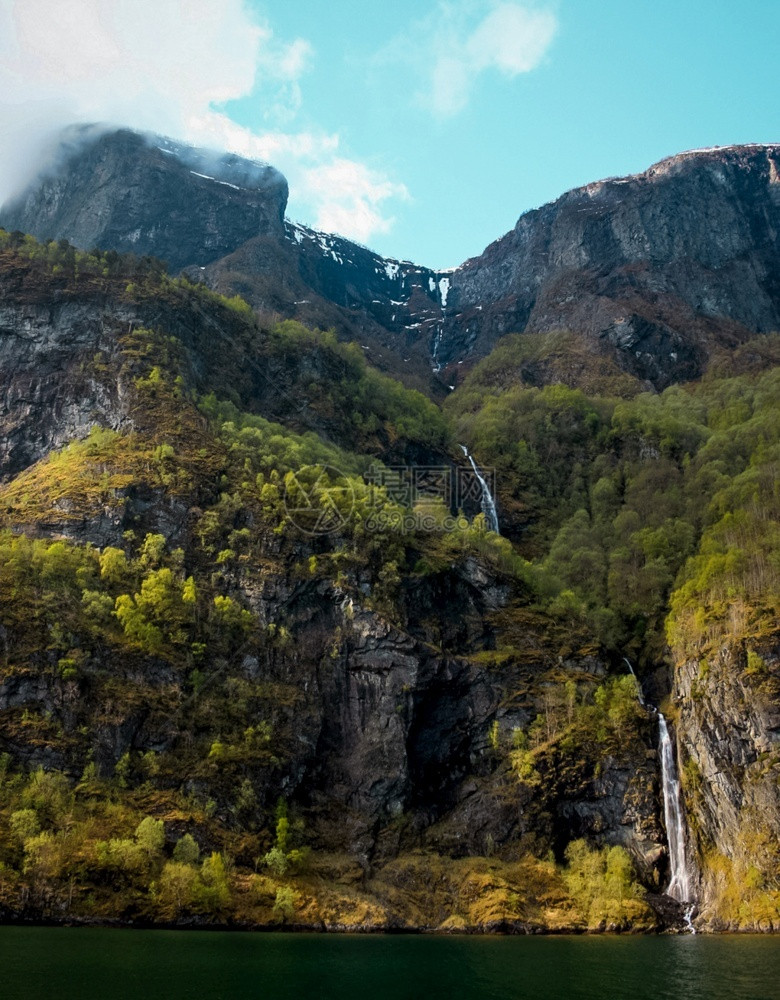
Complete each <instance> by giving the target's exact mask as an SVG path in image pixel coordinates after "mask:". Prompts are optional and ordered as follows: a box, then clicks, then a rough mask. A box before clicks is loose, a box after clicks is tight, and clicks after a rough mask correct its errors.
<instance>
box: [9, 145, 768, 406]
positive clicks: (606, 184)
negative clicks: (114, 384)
mask: <svg viewBox="0 0 780 1000" xmlns="http://www.w3.org/2000/svg"><path fill="white" fill-rule="evenodd" d="M79 135H80V136H81V141H80V142H79V141H77V140H78V138H79ZM66 139H67V144H68V145H67V155H66V156H64V157H61V159H60V165H59V166H58V168H57V169H56V171H55V172H54V173H51V174H50V175H48V176H44V177H43V178H39V179H37V180H36V181H35V182H34V183H33V184H32V185H31V187H30V188H29V189H28V191H27V192H25V193H24V194H23V195H22V196H21V197H19V198H18V199H16V200H15V201H14V202H13V203H12V204H7V205H5V206H4V207H3V208H2V209H0V225H2V226H3V227H4V228H6V229H19V230H22V231H24V232H29V233H32V234H33V235H35V236H37V237H38V238H41V239H60V238H66V239H68V240H70V241H71V242H73V243H74V244H75V245H77V246H80V247H83V248H88V247H91V246H100V247H102V248H104V249H115V250H118V251H134V252H136V253H140V254H152V255H154V256H158V257H161V258H162V259H164V260H166V261H167V262H168V264H169V266H170V267H171V269H172V270H174V271H179V270H182V269H189V273H190V274H191V276H197V277H199V278H200V279H201V280H205V281H206V282H207V283H208V284H209V285H211V286H212V287H214V288H215V289H217V290H219V291H221V292H226V293H230V294H234V293H239V294H241V295H242V296H243V297H245V298H246V299H247V300H248V301H249V302H250V303H251V304H252V305H253V306H255V307H256V308H260V309H266V310H271V311H275V312H278V313H280V314H281V315H284V316H291V317H294V318H297V319H300V320H301V321H303V322H306V323H309V324H318V325H331V326H334V327H335V328H336V329H337V330H338V331H339V333H340V335H341V336H342V337H345V338H346V339H353V340H358V341H363V342H365V343H364V349H366V350H367V351H368V352H369V360H372V361H374V362H375V363H379V364H380V367H381V366H382V365H383V361H384V364H385V365H387V364H388V362H387V357H386V356H384V355H387V354H390V355H393V356H394V359H395V360H394V361H393V362H392V364H391V365H390V367H391V368H394V370H395V371H396V373H398V372H400V373H401V374H403V373H404V372H406V371H411V370H415V371H419V372H421V373H424V371H425V369H426V368H427V369H428V370H430V369H432V370H433V372H434V373H436V374H439V373H441V375H442V377H443V379H444V382H445V383H448V384H449V383H454V382H456V381H457V376H458V373H459V372H460V371H462V370H463V369H462V368H460V366H461V365H466V366H467V367H468V366H469V365H470V364H471V363H473V362H474V361H475V360H478V359H479V358H481V357H484V356H485V355H486V354H488V353H489V352H490V350H491V349H492V347H493V346H494V345H495V343H496V342H497V341H498V340H499V339H500V338H501V337H502V336H503V335H505V334H507V333H513V332H526V331H527V332H547V331H551V330H558V329H564V330H570V331H572V332H574V333H575V334H577V335H580V336H582V337H583V338H585V341H586V343H587V344H588V349H589V350H590V351H592V352H593V353H594V354H596V355H606V356H609V357H611V358H613V359H614V360H615V361H617V363H618V365H619V366H620V367H621V368H622V369H623V370H625V371H627V372H629V373H630V374H631V375H634V376H635V377H636V378H638V379H640V380H641V381H643V382H645V383H647V384H648V385H652V386H655V387H656V388H661V387H663V386H665V385H668V384H670V383H672V382H677V381H682V380H686V379H690V378H694V377H696V376H697V375H699V374H701V372H702V370H703V369H704V367H705V366H706V361H707V358H708V357H709V355H710V354H711V353H712V351H713V350H714V349H716V348H721V349H722V348H723V347H729V346H730V345H731V346H733V345H736V344H737V343H740V342H741V341H743V340H745V339H746V338H747V337H749V336H752V335H754V334H755V333H762V332H767V331H770V330H775V329H778V328H780V235H778V234H780V145H777V144H774V145H773V144H769V145H761V144H751V145H744V146H733V147H724V148H712V149H705V150H692V151H689V152H686V153H681V154H678V155H676V156H672V157H669V158H667V159H665V160H662V161H660V162H659V163H657V164H655V165H654V166H652V167H650V168H649V169H648V170H646V171H644V172H643V173H640V174H635V175H632V176H629V177H623V178H611V179H608V180H603V181H598V182H595V183H593V184H588V185H585V186H584V187H580V188H577V189H575V190H572V191H569V192H567V193H566V194H564V195H562V196H561V197H560V198H558V199H557V200H556V201H554V202H552V203H550V204H547V205H544V206H542V207H541V208H538V209H534V210H533V211H530V212H527V213H525V214H523V215H522V216H521V217H520V218H519V219H518V221H517V223H516V225H515V227H514V228H513V229H512V230H511V231H510V232H509V233H507V234H506V235H504V236H503V237H501V238H500V239H499V240H497V241H496V242H495V243H493V244H491V245H490V246H489V247H488V248H487V249H486V250H485V251H484V252H483V253H482V254H481V255H480V256H478V257H475V258H472V259H470V260H468V261H466V262H465V263H463V264H462V265H461V266H460V267H457V268H455V269H453V270H451V271H436V270H433V269H430V268H426V267H423V266H420V265H417V264H413V263H411V262H409V261H397V260H391V259H387V258H384V257H381V256H380V255H378V254H375V253H373V252H372V251H370V250H368V249H366V248H365V247H362V246H360V245H359V244H356V243H354V242H352V241H350V240H347V239H344V238H342V237H338V236H333V235H328V234H323V233H318V232H316V231H314V230H312V229H309V228H308V227H305V226H301V225H299V224H296V223H292V222H286V221H285V218H284V213H285V209H286V204H287V183H286V181H285V180H284V178H283V177H282V175H281V174H280V173H279V172H278V171H276V170H275V169H274V168H273V167H269V166H266V165H262V164H256V163H254V162H253V161H249V160H244V159H242V158H241V157H237V156H233V155H229V154H224V155H219V154H209V153H206V152H204V151H199V150H194V149H192V148H191V147H187V146H184V145H182V144H179V143H172V142H170V141H169V140H164V139H160V138H158V137H150V136H143V135H140V134H138V133H134V132H132V131H129V130H127V129H118V130H113V131H110V130H109V131H100V132H97V133H96V132H95V131H94V130H92V131H90V130H89V129H88V128H86V127H82V131H81V133H79V132H78V128H77V127H74V128H72V129H71V130H69V131H68V132H67V133H66ZM383 352H384V355H383ZM404 366H409V367H408V368H405V367H404Z"/></svg>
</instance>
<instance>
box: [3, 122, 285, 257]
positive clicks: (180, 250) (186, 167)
mask: <svg viewBox="0 0 780 1000" xmlns="http://www.w3.org/2000/svg"><path fill="white" fill-rule="evenodd" d="M286 204H287V182H286V181H285V179H284V177H282V175H281V174H280V173H279V172H278V171H277V170H275V169H274V168H273V167H268V166H265V165H262V164H257V163H253V162H252V161H250V160H245V159H243V158H241V157H238V156H233V155H228V154H225V155H222V156H220V155H218V154H212V153H208V152H206V151H204V150H197V149H193V148H191V147H187V146H181V145H179V144H176V143H172V142H170V141H168V140H163V139H159V138H157V137H152V136H144V135H140V134H138V133H136V132H131V131H129V130H127V129H122V130H120V131H106V130H104V129H100V128H97V127H93V128H90V127H84V126H82V127H78V126H75V127H73V128H72V129H70V130H68V131H66V133H65V134H64V136H63V139H62V143H61V145H60V146H59V148H58V150H57V153H56V159H55V163H54V165H53V166H50V167H49V169H47V170H46V171H45V173H44V175H43V177H42V178H41V179H40V180H39V181H38V182H36V183H35V184H34V185H33V186H32V187H31V188H30V189H29V190H28V191H27V192H26V193H25V194H23V195H22V196H21V197H20V198H19V199H18V200H16V201H15V202H13V203H11V204H9V205H5V206H3V209H2V212H1V213H0V225H2V226H3V227H4V228H5V229H8V230H16V229H18V230H21V231H22V232H26V233H31V234H32V235H33V236H36V237H38V238H40V239H46V240H51V239H55V240H56V239H60V238H65V239H68V240H69V241H70V242H72V243H73V244H74V245H76V246H78V247H80V248H82V249H85V250H89V249H92V248H93V247H100V248H101V249H106V250H117V251H119V252H132V253H136V254H151V255H153V256H156V257H160V258H162V259H163V260H165V261H167V263H168V264H169V266H170V267H171V268H172V269H173V270H174V271H178V270H180V269H181V268H183V267H186V266H187V265H188V264H194V265H205V264H207V263H208V262H209V261H212V260H216V259H217V258H218V257H223V256H225V254H228V253H230V252H231V251H232V250H235V249H236V247H238V246H240V245H241V244H242V243H244V242H246V240H248V239H251V238H252V237H254V236H257V235H259V234H268V233H270V234H273V235H275V236H278V237H281V235H282V232H283V219H284V210H285V206H286Z"/></svg>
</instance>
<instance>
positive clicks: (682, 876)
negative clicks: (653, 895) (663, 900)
mask: <svg viewBox="0 0 780 1000" xmlns="http://www.w3.org/2000/svg"><path fill="white" fill-rule="evenodd" d="M658 732H659V735H660V744H661V745H660V750H661V782H662V786H663V794H664V822H665V823H666V839H667V841H668V843H669V865H670V868H671V872H672V879H671V882H670V883H669V885H668V887H667V889H666V894H667V896H671V897H672V899H676V900H677V901H678V903H690V902H692V901H693V892H692V890H691V880H690V874H689V872H688V861H687V858H686V856H685V821H684V819H683V810H682V799H681V796H680V782H679V780H678V778H677V768H676V766H675V763H674V748H673V747H672V741H671V739H670V738H669V730H668V728H667V726H666V719H665V718H664V717H663V715H661V713H660V712H659V713H658Z"/></svg>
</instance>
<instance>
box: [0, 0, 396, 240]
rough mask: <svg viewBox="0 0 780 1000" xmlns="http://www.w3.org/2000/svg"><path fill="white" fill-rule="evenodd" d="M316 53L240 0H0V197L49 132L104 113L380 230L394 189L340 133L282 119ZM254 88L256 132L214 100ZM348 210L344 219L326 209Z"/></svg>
mask: <svg viewBox="0 0 780 1000" xmlns="http://www.w3.org/2000/svg"><path fill="white" fill-rule="evenodd" d="M313 57H314V52H313V49H312V46H311V44H310V43H309V42H308V41H307V40H305V39H303V38H296V39H293V40H292V41H283V40H280V39H279V38H277V37H276V35H275V34H274V32H273V31H272V29H271V27H270V26H269V25H268V24H267V23H262V22H258V21H256V20H254V19H253V17H252V15H251V14H250V12H249V11H248V10H247V8H246V6H245V4H244V0H0V201H2V199H3V198H5V197H7V196H8V195H9V194H10V193H12V192H13V191H14V190H15V189H18V187H19V186H20V185H21V184H22V183H24V182H26V181H27V180H28V179H29V173H30V169H31V166H30V165H31V163H32V162H33V161H34V159H35V156H36V150H37V149H39V148H40V145H41V143H42V140H43V137H44V136H45V135H47V134H48V133H50V132H51V131H52V129H53V128H55V127H59V126H62V125H64V124H68V123H70V122H73V121H107V122H113V123H117V124H123V125H129V126H132V127H134V128H139V129H148V130H151V131H156V132H161V133H164V134H166V135H170V136H172V137H174V138H179V139H184V140H187V141H189V142H194V143H201V144H205V145H212V146H216V147H221V148H229V149H232V150H234V151H235V152H238V153H242V154H243V155H247V156H253V157H257V158H261V159H265V160H268V161H269V162H271V163H273V165H274V166H276V167H278V168H279V169H280V170H282V171H283V172H284V173H285V174H286V175H287V177H288V180H289V182H290V189H291V202H292V204H293V206H294V209H295V210H297V211H298V212H299V213H301V214H303V215H305V216H307V217H309V218H311V219H314V220H315V224H320V223H321V222H322V220H324V219H329V218H335V217H338V218H339V228H340V229H341V230H342V232H343V233H344V234H345V235H354V236H355V237H357V238H360V239H367V238H369V237H370V236H371V235H372V233H376V232H384V231H386V229H387V227H388V225H389V219H388V218H387V217H386V216H385V214H384V211H383V206H384V203H385V202H386V201H388V200H390V199H392V198H394V197H397V196H398V195H399V193H400V194H403V193H404V189H403V187H402V186H400V185H395V184H392V183H390V182H389V181H387V179H386V178H384V177H381V176H378V175H375V174H374V173H372V172H371V171H370V170H369V169H368V168H366V167H365V166H364V165H363V164H360V163H358V162H355V161H350V160H347V159H346V158H345V157H344V156H342V155H341V154H340V153H339V137H338V135H335V134H326V133H320V132H316V131H296V130H295V129H294V127H293V126H292V123H293V121H294V119H295V117H296V115H297V113H298V111H299V109H300V106H301V102H302V100H303V97H302V91H301V80H302V78H303V77H304V76H305V74H306V72H307V70H308V69H309V68H310V66H311V64H312V60H313ZM250 95H259V96H258V97H257V100H258V114H257V120H258V121H264V122H265V127H264V129H263V130H262V131H259V132H257V133H255V132H252V131H249V130H248V129H246V128H242V127H241V126H239V125H237V124H236V123H235V122H233V121H232V120H231V119H230V118H229V117H228V115H227V114H226V113H225V111H224V110H223V109H222V106H223V105H225V104H226V103H227V102H229V101H231V100H235V99H238V98H244V97H248V96H250ZM347 168H351V175H350V169H347ZM325 177H329V178H330V181H331V183H326V182H324V181H323V178H325ZM352 184H354V185H355V186H354V187H350V185H352ZM349 205H351V206H352V208H353V210H354V218H350V215H349V212H348V211H345V212H344V213H343V214H342V215H340V216H336V215H335V214H334V213H336V211H337V209H338V207H339V206H342V207H343V206H349Z"/></svg>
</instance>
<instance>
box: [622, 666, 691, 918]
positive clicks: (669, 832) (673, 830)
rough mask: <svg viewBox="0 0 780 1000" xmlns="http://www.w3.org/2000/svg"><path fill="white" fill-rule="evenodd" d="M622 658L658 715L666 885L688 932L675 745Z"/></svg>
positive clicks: (642, 701) (687, 885) (642, 700)
mask: <svg viewBox="0 0 780 1000" xmlns="http://www.w3.org/2000/svg"><path fill="white" fill-rule="evenodd" d="M623 662H624V663H625V664H626V666H627V667H628V669H629V670H630V671H631V675H632V677H633V678H634V680H635V681H636V684H637V696H638V698H639V703H640V705H642V707H643V708H646V707H649V708H650V710H651V711H652V712H654V713H655V714H656V715H657V716H658V734H659V751H660V755H661V790H662V792H663V800H664V825H665V827H666V840H667V843H668V845H669V868H670V870H671V879H670V881H669V885H668V886H667V888H666V895H667V896H670V897H671V898H672V899H674V900H676V901H677V902H678V903H684V904H685V905H686V910H685V923H686V925H687V927H688V930H689V931H690V933H691V934H695V933H696V928H695V927H694V926H693V922H692V920H691V917H692V915H693V911H694V909H695V906H696V901H695V900H694V897H693V888H692V886H691V876H690V869H689V866H688V858H687V856H686V853H685V818H684V815H683V806H682V795H681V791H680V781H679V778H678V777H677V766H676V764H675V755H674V747H673V746H672V740H671V737H670V736H669V728H668V726H667V725H666V719H665V717H664V716H663V715H662V713H661V712H659V711H658V709H657V708H655V706H654V705H649V706H648V705H647V703H646V701H645V698H644V694H643V692H642V685H641V683H640V682H639V678H638V677H637V675H636V674H635V673H634V668H633V667H632V666H631V661H630V660H629V659H628V657H625V656H624V657H623Z"/></svg>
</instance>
